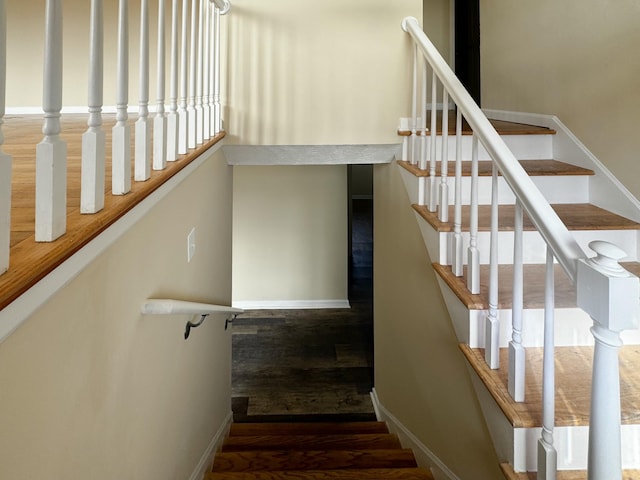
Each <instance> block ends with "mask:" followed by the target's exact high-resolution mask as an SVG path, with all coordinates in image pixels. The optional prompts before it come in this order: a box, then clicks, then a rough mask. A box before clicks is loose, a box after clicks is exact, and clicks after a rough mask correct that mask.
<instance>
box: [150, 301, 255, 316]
mask: <svg viewBox="0 0 640 480" xmlns="http://www.w3.org/2000/svg"><path fill="white" fill-rule="evenodd" d="M140 312H141V313H143V314H146V315H205V314H207V315H211V314H214V313H230V314H234V313H235V314H238V313H242V312H244V310H242V309H241V308H234V307H227V306H224V305H215V304H210V303H198V302H188V301H185V300H174V299H170V298H150V299H148V300H147V301H146V302H144V303H143V304H142V308H141V309H140Z"/></svg>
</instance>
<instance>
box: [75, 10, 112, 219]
mask: <svg viewBox="0 0 640 480" xmlns="http://www.w3.org/2000/svg"><path fill="white" fill-rule="evenodd" d="M103 52H104V15H103V0H91V27H90V40H89V121H88V122H87V124H88V127H89V128H88V129H87V131H86V132H85V133H84V134H83V135H82V174H81V187H80V213H96V212H99V211H100V210H102V209H103V208H104V182H105V180H104V177H105V172H104V168H105V148H106V145H105V142H106V140H105V137H106V135H105V132H104V130H103V129H102V103H103V83H104V80H103V72H104V68H103V67H104V53H103Z"/></svg>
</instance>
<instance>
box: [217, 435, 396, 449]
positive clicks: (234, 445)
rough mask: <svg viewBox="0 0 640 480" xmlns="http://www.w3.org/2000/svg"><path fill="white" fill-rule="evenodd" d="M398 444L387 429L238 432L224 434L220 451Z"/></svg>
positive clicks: (380, 447) (367, 447)
mask: <svg viewBox="0 0 640 480" xmlns="http://www.w3.org/2000/svg"><path fill="white" fill-rule="evenodd" d="M393 448H401V446H400V442H399V441H398V437H397V436H396V435H392V434H390V433H366V434H343V435H335V434H321V435H310V434H307V435H242V436H233V437H229V438H227V440H226V441H225V443H224V445H223V446H222V451H223V452H237V451H248V450H263V451H267V450H341V449H348V450H374V449H393Z"/></svg>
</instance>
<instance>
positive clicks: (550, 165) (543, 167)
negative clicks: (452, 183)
mask: <svg viewBox="0 0 640 480" xmlns="http://www.w3.org/2000/svg"><path fill="white" fill-rule="evenodd" d="M519 163H520V165H522V168H524V170H525V171H526V172H527V174H528V175H529V176H532V177H541V176H558V175H561V176H567V175H594V172H593V170H589V169H587V168H582V167H577V166H575V165H571V164H569V163H565V162H559V161H557V160H519ZM398 165H400V166H401V167H402V168H404V169H405V170H407V171H409V172H411V173H412V174H413V175H415V176H416V177H429V176H430V173H429V168H428V167H427V169H426V170H422V169H420V168H419V167H418V165H411V164H410V163H409V162H407V161H404V160H399V161H398ZM492 165H493V162H491V161H489V160H483V161H479V162H478V176H480V177H490V176H491V175H492ZM440 171H441V169H440V162H438V168H437V172H438V175H439V174H440ZM455 174H456V162H455V161H451V160H450V161H449V162H448V166H447V175H449V176H450V177H453V176H454V175H455ZM462 176H463V177H470V176H471V162H470V161H463V162H462Z"/></svg>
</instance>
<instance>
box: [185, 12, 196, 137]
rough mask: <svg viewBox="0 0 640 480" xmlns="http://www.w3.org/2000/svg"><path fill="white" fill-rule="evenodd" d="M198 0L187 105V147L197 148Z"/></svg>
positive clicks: (192, 30)
mask: <svg viewBox="0 0 640 480" xmlns="http://www.w3.org/2000/svg"><path fill="white" fill-rule="evenodd" d="M196 2H197V0H191V38H190V42H189V106H188V107H187V114H188V117H189V119H188V121H187V124H188V125H189V129H188V132H189V134H188V137H187V147H188V148H196V145H197V138H198V136H197V131H198V128H197V115H196V88H197V73H198V63H197V62H198V60H197V58H196V53H197V43H196V39H197V34H198V23H197V20H198V11H197V7H198V5H197V3H196Z"/></svg>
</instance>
